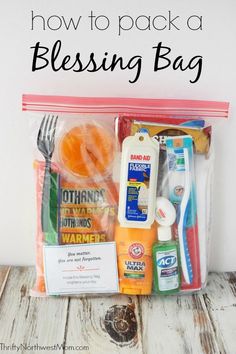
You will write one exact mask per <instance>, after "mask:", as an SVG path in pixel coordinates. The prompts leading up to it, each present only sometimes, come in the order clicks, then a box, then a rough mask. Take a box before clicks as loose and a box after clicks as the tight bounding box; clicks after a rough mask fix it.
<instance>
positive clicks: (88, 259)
mask: <svg viewBox="0 0 236 354" xmlns="http://www.w3.org/2000/svg"><path fill="white" fill-rule="evenodd" d="M44 269H45V283H46V292H47V294H48V295H62V294H64V295H70V294H81V293H117V292H119V284H118V270H117V258H116V244H115V242H103V243H87V244H79V245H65V246H49V245H46V246H44Z"/></svg>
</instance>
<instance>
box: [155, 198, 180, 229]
mask: <svg viewBox="0 0 236 354" xmlns="http://www.w3.org/2000/svg"><path fill="white" fill-rule="evenodd" d="M155 218H156V221H157V222H158V224H159V225H161V226H171V225H172V224H173V223H174V222H175V219H176V210H175V207H174V205H173V204H172V203H171V202H170V201H169V199H167V198H165V197H158V198H157V199H156V211H155Z"/></svg>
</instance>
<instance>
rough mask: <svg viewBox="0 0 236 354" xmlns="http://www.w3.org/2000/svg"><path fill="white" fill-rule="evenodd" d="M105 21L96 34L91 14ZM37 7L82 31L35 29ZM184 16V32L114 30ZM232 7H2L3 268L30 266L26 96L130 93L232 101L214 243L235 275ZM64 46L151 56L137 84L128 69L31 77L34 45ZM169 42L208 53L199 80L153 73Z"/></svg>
mask: <svg viewBox="0 0 236 354" xmlns="http://www.w3.org/2000/svg"><path fill="white" fill-rule="evenodd" d="M91 9H92V10H93V11H94V13H95V14H97V15H99V14H104V15H106V16H108V17H109V18H110V20H111V26H110V28H109V29H108V30H107V31H90V30H89V22H88V17H87V16H88V15H89V12H90V10H91ZM31 10H33V11H34V13H35V14H39V15H43V16H44V17H45V18H46V19H47V18H48V17H49V16H51V15H59V16H62V15H63V16H64V17H71V16H74V18H75V19H76V18H77V17H78V16H80V15H82V16H83V20H84V21H82V22H81V26H80V27H79V29H78V30H77V31H73V30H70V31H66V30H63V29H61V30H59V31H50V30H45V31H43V30H42V26H40V22H37V23H36V25H35V28H34V30H33V31H32V30H31ZM168 10H171V11H172V14H173V16H174V17H175V16H177V15H179V16H180V22H179V23H180V27H181V30H180V31H177V30H174V29H172V30H170V31H169V30H165V31H162V32H158V31H156V30H154V29H152V30H150V31H138V30H131V31H126V32H124V33H122V35H121V36H120V37H119V36H118V34H117V32H118V30H117V17H118V15H124V14H129V15H131V16H133V17H135V16H136V17H137V16H139V15H144V14H145V15H150V16H152V17H154V16H156V15H164V16H167V15H168ZM194 14H198V15H202V16H203V30H202V31H190V30H189V29H187V28H186V24H185V23H186V19H187V17H188V16H191V15H194ZM235 14H236V2H235V0H226V1H221V0H207V1H205V0H198V1H193V0H182V1H178V2H176V1H175V0H169V1H168V0H165V1H164V0H163V1H157V0H149V1H139V0H129V1H127V0H119V1H105V0H103V1H102V0H101V1H99V2H98V1H95V0H93V1H78V0H70V1H63V0H51V1H42V0H41V1H37V2H36V1H32V0H31V1H30V0H24V1H17V0H7V1H3V0H2V1H1V3H0V46H1V55H0V102H1V126H0V163H1V165H0V166H1V167H0V168H1V173H0V264H33V263H34V258H35V255H34V248H35V245H34V231H35V220H34V217H35V200H34V179H33V170H32V151H31V143H30V139H29V128H28V117H27V114H25V113H22V112H21V95H22V93H38V94H60V95H74V96H120V97H122V96H124V97H153V98H186V99H209V100H222V101H230V104H231V106H230V107H231V110H230V120H229V121H228V122H226V124H223V125H221V126H220V127H219V129H218V130H217V131H216V143H217V145H216V153H217V158H216V165H215V185H214V213H213V214H214V215H213V239H212V247H211V269H214V270H236V257H235V255H236V233H235V220H236V216H235V199H236V193H235V180H236V170H235V161H236V159H235V154H236V149H235V143H236V140H235V132H236V84H235V83H236V70H235V65H236V64H235V55H236V50H235V48H236V46H235V36H236V21H235ZM57 39H61V40H62V42H63V46H64V52H65V53H66V54H69V53H70V54H73V53H76V52H81V53H82V54H83V56H84V57H85V58H86V56H87V55H88V54H89V53H90V52H95V53H97V54H98V55H101V56H102V55H103V53H104V52H105V51H108V52H109V53H118V54H120V55H123V56H124V57H126V58H130V57H131V56H133V55H142V56H143V58H144V61H143V68H142V73H141V76H140V78H139V81H138V82H137V83H135V84H130V83H129V82H128V80H129V79H130V76H131V75H133V74H131V73H130V72H129V71H123V72H122V73H121V72H120V71H114V72H113V73H110V72H106V73H104V72H102V71H100V72H98V73H87V72H83V73H73V72H72V71H71V72H61V71H60V72H57V73H54V72H52V71H51V70H50V69H46V70H41V71H38V72H35V73H32V72H31V62H32V49H30V47H31V46H33V45H35V43H36V42H37V41H41V42H42V44H43V45H46V46H48V47H51V46H52V43H54V42H55V40H57ZM160 41H162V42H163V44H164V45H167V46H169V47H171V48H172V53H171V56H172V58H174V57H176V56H178V55H183V57H184V58H185V59H186V60H187V59H189V58H191V57H192V56H194V55H198V54H200V55H202V56H203V72H202V75H201V78H200V80H199V81H198V82H197V83H195V84H191V83H189V80H190V79H191V78H192V77H193V76H194V75H193V73H192V72H191V73H190V72H188V71H186V72H185V73H181V72H177V71H175V72H174V71H173V70H171V69H168V70H163V71H162V72H161V73H153V71H152V58H153V49H152V47H153V46H154V45H157V44H158V42H160Z"/></svg>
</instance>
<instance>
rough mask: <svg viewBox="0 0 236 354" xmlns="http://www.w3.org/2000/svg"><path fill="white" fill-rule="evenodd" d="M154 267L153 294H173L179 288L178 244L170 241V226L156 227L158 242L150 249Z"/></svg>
mask: <svg viewBox="0 0 236 354" xmlns="http://www.w3.org/2000/svg"><path fill="white" fill-rule="evenodd" d="M152 255H153V267H154V289H153V290H154V292H155V293H157V294H160V295H161V294H163V295H165V294H166V295H167V294H174V293H177V292H178V291H179V288H180V264H179V248H178V243H177V242H176V241H174V240H172V232H171V227H170V226H159V227H158V242H157V243H155V244H154V246H153V248H152Z"/></svg>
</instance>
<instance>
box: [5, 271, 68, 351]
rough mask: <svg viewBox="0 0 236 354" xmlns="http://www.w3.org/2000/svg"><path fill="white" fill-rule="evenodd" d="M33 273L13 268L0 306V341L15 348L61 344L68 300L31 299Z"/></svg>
mask: <svg viewBox="0 0 236 354" xmlns="http://www.w3.org/2000/svg"><path fill="white" fill-rule="evenodd" d="M33 283H34V269H33V268H25V267H14V268H12V269H11V272H10V274H9V278H8V281H7V284H6V287H5V290H4V293H3V295H2V298H1V302H0V305H1V306H0V323H1V324H2V323H4V325H3V326H2V325H1V326H0V341H1V343H6V344H11V343H15V344H16V345H20V344H27V345H29V346H31V345H35V344H36V345H37V344H40V345H54V344H60V345H61V344H63V341H64V333H65V325H66V317H67V304H68V299H61V298H60V299H59V298H57V299H55V298H31V297H29V289H30V288H32V286H33ZM57 353H63V349H61V350H58V351H57Z"/></svg>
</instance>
